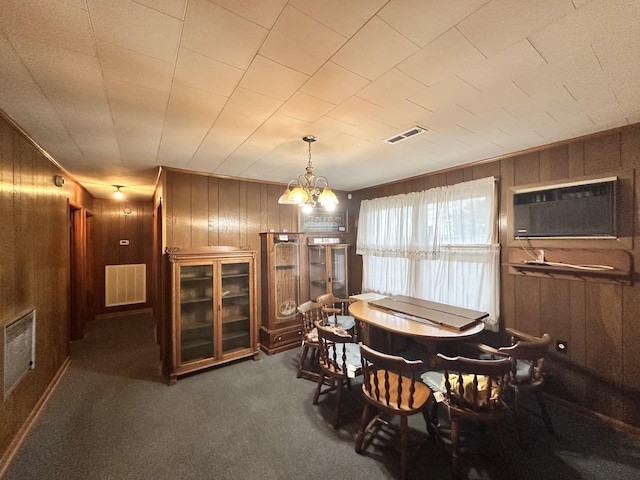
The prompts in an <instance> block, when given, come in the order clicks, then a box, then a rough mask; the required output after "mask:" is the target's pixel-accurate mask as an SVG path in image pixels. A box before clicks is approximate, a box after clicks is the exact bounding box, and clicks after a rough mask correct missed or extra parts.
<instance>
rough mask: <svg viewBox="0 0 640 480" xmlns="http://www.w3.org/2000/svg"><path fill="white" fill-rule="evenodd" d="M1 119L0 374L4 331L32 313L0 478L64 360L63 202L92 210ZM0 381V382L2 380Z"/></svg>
mask: <svg viewBox="0 0 640 480" xmlns="http://www.w3.org/2000/svg"><path fill="white" fill-rule="evenodd" d="M55 175H63V176H65V175H64V173H63V172H62V171H61V170H60V169H59V168H57V167H56V165H55V164H54V163H53V162H51V160H50V159H49V158H48V157H47V156H46V155H45V154H44V153H43V152H41V151H40V150H39V149H37V148H36V147H35V146H34V144H33V143H31V142H30V141H29V140H28V139H27V137H26V136H25V135H24V134H23V132H21V131H20V130H19V129H18V128H17V127H15V126H14V125H13V123H11V122H10V121H9V120H6V119H5V118H4V117H3V116H2V115H0V225H2V227H1V229H2V230H1V232H2V234H1V235H0V251H1V252H2V254H1V255H0V327H1V328H2V334H0V338H1V339H2V341H0V365H1V367H0V369H1V370H2V372H3V375H4V326H5V325H6V324H7V323H9V322H11V321H12V320H14V319H15V318H16V317H17V316H19V315H20V314H21V313H23V312H26V311H28V310H30V309H32V308H35V309H36V347H35V351H36V364H35V368H34V369H33V370H30V371H29V372H28V374H27V375H26V376H25V377H24V379H23V380H22V381H21V382H20V384H19V385H18V386H17V387H16V389H15V390H13V391H12V393H11V394H10V395H9V396H8V398H6V399H4V400H3V401H0V424H1V425H2V427H1V428H0V471H1V470H2V467H3V465H4V464H5V461H6V459H7V455H9V453H10V446H11V445H12V442H14V441H15V439H16V438H18V437H19V435H20V432H21V431H23V429H24V427H25V424H26V423H27V422H28V420H29V418H30V416H31V415H32V414H33V412H34V410H35V408H36V406H37V405H38V403H39V402H40V401H41V399H42V398H43V396H44V395H45V392H46V391H47V388H48V387H49V385H50V383H51V382H52V381H53V380H54V378H56V375H58V374H59V372H60V370H61V368H62V367H63V365H64V364H65V362H66V360H67V358H68V356H69V299H68V292H69V216H68V215H69V201H72V202H74V203H75V204H77V205H81V206H88V207H90V206H91V200H90V197H89V196H88V195H87V193H86V191H84V190H83V189H82V188H81V187H80V186H79V185H77V184H76V183H74V182H73V181H71V180H70V179H69V178H67V179H66V180H67V181H66V184H65V186H64V187H62V188H60V187H56V186H55V185H54V176H55ZM3 375H2V376H0V378H4V377H3Z"/></svg>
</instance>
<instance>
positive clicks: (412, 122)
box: [373, 100, 433, 135]
mask: <svg viewBox="0 0 640 480" xmlns="http://www.w3.org/2000/svg"><path fill="white" fill-rule="evenodd" d="M431 118H433V113H432V112H429V111H428V110H426V109H424V108H423V107H421V106H420V105H416V104H415V103H413V102H409V101H407V100H402V101H400V102H397V103H396V104H395V105H394V106H393V107H389V108H387V109H385V110H383V111H381V112H380V113H379V114H377V115H376V116H374V117H373V119H374V120H376V121H378V122H381V123H384V124H385V125H390V126H393V127H395V128H396V129H397V131H396V132H395V133H394V134H397V133H401V132H404V131H405V130H409V129H410V128H413V127H415V126H416V125H419V126H422V127H426V125H423V123H424V122H428V121H429V120H430V119H431ZM394 134H392V135H394Z"/></svg>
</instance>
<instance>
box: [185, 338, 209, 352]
mask: <svg viewBox="0 0 640 480" xmlns="http://www.w3.org/2000/svg"><path fill="white" fill-rule="evenodd" d="M210 346H211V341H210V340H189V341H187V342H182V350H183V351H184V350H195V349H196V348H203V347H210Z"/></svg>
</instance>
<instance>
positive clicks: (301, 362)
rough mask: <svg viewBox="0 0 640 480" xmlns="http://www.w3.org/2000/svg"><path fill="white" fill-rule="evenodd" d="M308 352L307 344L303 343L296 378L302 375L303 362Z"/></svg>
mask: <svg viewBox="0 0 640 480" xmlns="http://www.w3.org/2000/svg"><path fill="white" fill-rule="evenodd" d="M308 353H309V345H308V344H306V343H305V344H304V348H303V349H302V355H301V356H300V363H299V364H298V375H297V378H300V377H302V370H303V369H304V364H305V362H306V361H307V355H308Z"/></svg>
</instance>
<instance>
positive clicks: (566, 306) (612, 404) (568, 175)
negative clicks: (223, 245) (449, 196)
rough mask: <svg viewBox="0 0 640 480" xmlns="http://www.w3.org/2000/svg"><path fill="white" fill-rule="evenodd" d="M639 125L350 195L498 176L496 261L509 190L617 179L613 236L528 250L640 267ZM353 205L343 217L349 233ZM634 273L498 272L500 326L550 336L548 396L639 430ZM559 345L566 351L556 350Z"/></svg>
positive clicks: (639, 324)
mask: <svg viewBox="0 0 640 480" xmlns="http://www.w3.org/2000/svg"><path fill="white" fill-rule="evenodd" d="M639 168H640V126H639V125H633V126H629V127H626V128H622V129H616V130H614V131H610V132H604V133H601V134H598V135H594V136H590V137H588V138H584V139H578V140H574V141H571V142H568V143H564V144H562V145H557V146H553V147H549V148H544V149H540V150H538V151H533V152H529V153H526V154H522V155H515V156H511V157H507V158H504V159H500V160H496V161H493V162H487V163H482V164H478V165H474V166H467V167H463V168H459V169H454V170H450V171H447V172H441V173H437V174H433V175H425V176H422V177H417V178H412V179H407V180H405V181H402V182H395V183H393V184H388V185H383V186H379V187H375V188H369V189H364V190H360V191H357V192H354V193H353V195H354V201H355V202H354V203H355V204H359V202H360V201H361V200H363V199H370V198H377V197H383V196H389V195H394V194H399V193H408V192H415V191H421V190H424V189H428V188H433V187H438V186H445V185H453V184H456V183H459V182H462V181H468V180H474V179H479V178H483V177H487V176H491V175H493V176H496V177H499V179H500V218H499V236H500V243H501V246H502V258H503V262H504V261H506V260H505V259H506V255H507V250H508V248H511V247H517V245H516V244H515V243H514V240H513V235H512V234H511V232H512V231H513V227H512V225H511V224H510V221H511V219H510V218H509V212H508V210H509V209H508V203H509V200H510V198H511V197H510V195H509V193H510V188H512V187H515V186H518V185H525V184H531V183H543V182H550V181H571V180H573V179H576V178H579V177H582V176H591V175H609V174H616V175H620V176H621V177H624V178H625V180H624V184H623V187H624V188H623V189H622V192H621V193H622V198H621V199H620V204H619V207H622V208H621V210H620V212H619V214H618V220H619V228H620V231H621V232H623V236H624V237H625V238H621V239H620V240H597V241H596V240H583V241H581V240H538V241H532V242H530V243H527V246H530V247H544V248H553V247H556V248H603V249H609V248H616V249H625V250H627V251H629V252H630V253H631V254H632V256H633V259H634V262H633V263H634V265H636V268H637V266H638V265H640V246H639V245H638V241H639V240H640V221H639V213H638V212H639V207H640V196H639V195H638V192H637V189H636V187H635V185H637V184H638V179H639V178H638V169H639ZM356 218H357V211H355V212H354V213H353V215H352V216H351V217H350V223H351V224H352V228H351V230H355V221H356ZM353 261H354V265H353V267H352V268H351V272H352V278H351V279H350V281H351V284H352V285H354V288H356V289H357V288H359V287H358V286H359V285H361V283H362V280H361V278H360V277H359V275H360V274H361V271H362V268H361V259H360V257H357V256H354V260H353ZM639 278H640V276H639V275H638V274H635V281H634V284H633V285H632V286H623V285H612V284H605V283H594V282H583V281H571V280H558V279H553V278H534V277H525V276H517V275H510V274H509V273H508V269H507V267H503V268H502V270H501V284H502V287H501V324H502V325H503V326H508V327H514V328H517V329H520V330H523V331H525V332H528V333H532V334H536V335H540V334H542V333H544V332H548V333H549V334H550V335H551V336H552V337H553V344H552V353H551V355H550V359H549V361H548V362H547V363H548V367H549V368H548V370H549V379H548V380H549V382H548V386H549V390H550V391H551V392H552V393H554V394H555V395H557V396H559V397H561V398H563V399H565V400H568V401H570V402H573V403H575V404H577V405H580V406H582V407H585V408H587V409H590V410H592V411H595V412H599V413H601V414H604V415H606V416H609V417H611V418H614V419H617V420H620V421H622V422H626V423H629V424H632V425H635V426H640V321H639V320H638V319H640V283H639V282H638V279H639ZM557 340H563V341H566V342H567V344H568V349H567V353H566V354H560V353H557V352H555V343H556V341H557Z"/></svg>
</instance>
